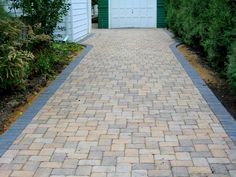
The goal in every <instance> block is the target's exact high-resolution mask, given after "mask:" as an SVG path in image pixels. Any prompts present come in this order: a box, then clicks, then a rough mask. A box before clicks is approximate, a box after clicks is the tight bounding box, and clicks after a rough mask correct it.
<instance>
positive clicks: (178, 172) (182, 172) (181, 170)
mask: <svg viewBox="0 0 236 177" xmlns="http://www.w3.org/2000/svg"><path fill="white" fill-rule="evenodd" d="M172 171H173V175H174V176H189V174H188V170H187V168H186V167H173V168H172Z"/></svg>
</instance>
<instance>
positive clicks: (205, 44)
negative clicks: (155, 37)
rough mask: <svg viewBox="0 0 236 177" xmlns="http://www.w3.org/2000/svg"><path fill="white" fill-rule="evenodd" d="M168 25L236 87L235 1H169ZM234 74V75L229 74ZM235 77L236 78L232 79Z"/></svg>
mask: <svg viewBox="0 0 236 177" xmlns="http://www.w3.org/2000/svg"><path fill="white" fill-rule="evenodd" d="M165 3H166V18H167V25H168V28H170V29H171V30H172V31H173V32H174V33H175V35H176V36H177V37H178V38H181V39H182V41H183V42H185V43H186V44H188V45H191V46H193V47H196V48H198V49H200V50H201V51H202V53H203V54H205V55H206V57H207V58H208V61H209V63H210V65H211V66H212V67H213V68H214V69H215V70H216V71H218V72H219V73H221V74H223V75H224V76H226V77H228V80H229V84H230V85H231V88H232V89H233V90H234V91H236V87H235V85H236V84H235V81H236V80H235V74H232V71H235V70H236V69H235V67H236V65H235V61H233V60H235V59H232V58H234V57H235V56H236V54H235V52H236V50H235V47H233V45H236V43H234V42H235V41H236V1H235V0H204V1H199V0H166V1H165ZM232 62H233V63H232ZM229 73H231V74H229ZM232 77H234V78H232Z"/></svg>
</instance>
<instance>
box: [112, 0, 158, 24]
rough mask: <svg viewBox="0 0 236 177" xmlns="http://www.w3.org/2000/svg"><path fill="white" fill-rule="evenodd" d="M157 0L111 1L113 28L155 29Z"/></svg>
mask: <svg viewBox="0 0 236 177" xmlns="http://www.w3.org/2000/svg"><path fill="white" fill-rule="evenodd" d="M156 7H157V5H156V0H110V25H111V26H110V27H111V28H127V27H141V28H155V27H156V18H157V17H156V14H157V13H156Z"/></svg>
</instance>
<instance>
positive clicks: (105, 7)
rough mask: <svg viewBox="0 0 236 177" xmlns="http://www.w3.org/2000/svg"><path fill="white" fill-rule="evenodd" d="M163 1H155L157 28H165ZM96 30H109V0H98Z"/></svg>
mask: <svg viewBox="0 0 236 177" xmlns="http://www.w3.org/2000/svg"><path fill="white" fill-rule="evenodd" d="M165 18H166V17H165V7H164V0H157V28H163V27H166V21H165ZM98 28H109V0H98Z"/></svg>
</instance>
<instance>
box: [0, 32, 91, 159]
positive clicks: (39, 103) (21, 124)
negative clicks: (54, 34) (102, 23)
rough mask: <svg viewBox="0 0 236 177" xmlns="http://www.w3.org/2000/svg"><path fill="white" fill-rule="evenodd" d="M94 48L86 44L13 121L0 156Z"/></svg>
mask: <svg viewBox="0 0 236 177" xmlns="http://www.w3.org/2000/svg"><path fill="white" fill-rule="evenodd" d="M89 37H90V36H89ZM86 39H87V38H86ZM83 41H84V40H83ZM92 48H93V46H92V45H85V48H84V49H83V50H82V52H81V53H80V55H79V56H77V57H75V59H74V60H73V61H72V62H71V63H70V64H69V65H68V66H67V67H66V68H65V69H64V70H63V71H62V72H61V74H59V75H58V76H57V78H56V79H55V80H54V81H53V82H52V83H51V84H50V85H49V86H48V87H47V88H46V90H45V91H44V92H43V93H41V94H40V96H39V97H38V98H37V99H36V100H35V101H34V102H33V103H32V105H31V106H30V107H29V108H28V109H27V110H26V111H25V112H24V113H23V114H22V115H21V116H20V117H19V118H18V119H17V120H16V122H15V123H13V124H12V125H11V127H10V128H9V129H8V130H7V131H6V132H5V133H4V134H3V135H1V136H0V157H1V156H2V155H3V154H4V153H5V152H6V151H7V150H8V148H9V147H10V146H11V145H12V144H13V142H14V141H15V140H16V138H17V137H18V136H19V135H20V134H21V132H22V131H23V130H24V129H25V127H26V126H27V125H28V124H29V123H30V122H31V121H32V119H33V118H34V117H35V116H36V114H37V113H38V112H39V111H40V110H41V109H42V107H43V106H44V105H45V104H46V103H47V101H48V100H49V98H50V97H51V96H52V95H53V94H54V93H55V92H56V91H57V89H58V88H59V87H60V86H61V85H62V84H63V82H64V81H65V80H66V79H67V77H68V76H69V75H70V73H71V72H72V71H73V70H74V69H75V68H76V67H77V66H78V64H79V63H80V62H81V61H82V59H83V58H84V57H85V56H86V55H87V54H88V53H89V51H90V50H91V49H92Z"/></svg>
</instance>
